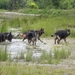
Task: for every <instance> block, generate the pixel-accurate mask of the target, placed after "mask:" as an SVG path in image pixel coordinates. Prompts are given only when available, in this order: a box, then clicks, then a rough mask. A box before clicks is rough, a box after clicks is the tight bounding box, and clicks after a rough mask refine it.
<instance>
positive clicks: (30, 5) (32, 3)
mask: <svg viewBox="0 0 75 75" xmlns="http://www.w3.org/2000/svg"><path fill="white" fill-rule="evenodd" d="M28 6H29V7H30V8H34V9H38V6H37V4H35V3H34V2H31V3H29V5H28Z"/></svg>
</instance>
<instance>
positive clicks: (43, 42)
mask: <svg viewBox="0 0 75 75" xmlns="http://www.w3.org/2000/svg"><path fill="white" fill-rule="evenodd" d="M38 40H40V41H41V42H42V43H44V42H43V41H42V40H41V39H40V38H38ZM44 44H46V43H44Z"/></svg>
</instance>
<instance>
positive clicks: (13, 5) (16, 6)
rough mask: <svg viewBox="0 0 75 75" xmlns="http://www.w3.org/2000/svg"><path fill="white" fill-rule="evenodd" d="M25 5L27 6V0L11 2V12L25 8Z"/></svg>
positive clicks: (9, 7) (11, 0)
mask: <svg viewBox="0 0 75 75" xmlns="http://www.w3.org/2000/svg"><path fill="white" fill-rule="evenodd" d="M25 5H26V2H25V0H9V6H8V9H9V10H13V9H19V8H22V7H25Z"/></svg>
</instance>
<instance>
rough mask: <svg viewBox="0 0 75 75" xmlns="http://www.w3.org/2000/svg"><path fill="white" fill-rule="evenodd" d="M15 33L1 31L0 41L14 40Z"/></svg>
mask: <svg viewBox="0 0 75 75" xmlns="http://www.w3.org/2000/svg"><path fill="white" fill-rule="evenodd" d="M12 38H13V35H12V34H11V32H6V33H0V42H5V40H8V41H9V42H11V41H12Z"/></svg>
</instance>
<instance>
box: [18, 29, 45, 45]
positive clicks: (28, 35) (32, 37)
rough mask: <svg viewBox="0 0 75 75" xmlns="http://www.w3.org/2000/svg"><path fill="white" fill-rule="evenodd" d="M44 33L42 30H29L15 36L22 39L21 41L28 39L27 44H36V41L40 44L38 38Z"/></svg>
mask: <svg viewBox="0 0 75 75" xmlns="http://www.w3.org/2000/svg"><path fill="white" fill-rule="evenodd" d="M43 33H44V29H43V28H41V29H40V30H29V31H27V32H25V33H23V34H18V35H17V36H21V37H23V41H24V40H25V39H28V42H29V43H31V42H33V44H36V41H37V39H38V40H40V41H41V42H42V43H43V41H42V40H41V39H40V36H41V35H42V34H43Z"/></svg>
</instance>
